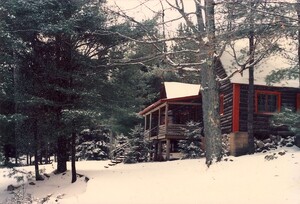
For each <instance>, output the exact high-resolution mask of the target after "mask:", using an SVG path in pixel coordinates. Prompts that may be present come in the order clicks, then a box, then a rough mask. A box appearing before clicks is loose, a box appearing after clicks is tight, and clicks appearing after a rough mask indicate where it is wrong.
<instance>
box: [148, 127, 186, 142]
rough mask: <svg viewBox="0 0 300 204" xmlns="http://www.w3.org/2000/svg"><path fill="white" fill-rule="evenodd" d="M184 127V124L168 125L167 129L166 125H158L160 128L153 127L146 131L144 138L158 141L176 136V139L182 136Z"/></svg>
mask: <svg viewBox="0 0 300 204" xmlns="http://www.w3.org/2000/svg"><path fill="white" fill-rule="evenodd" d="M184 127H186V125H184V124H168V126H167V128H166V125H160V126H155V127H153V128H152V129H150V130H146V131H145V133H144V135H145V137H149V136H150V137H151V138H152V139H153V138H154V137H157V138H158V139H160V138H164V137H167V136H169V137H172V136H176V137H178V136H179V137H180V136H182V137H183V136H184V129H183V128H184Z"/></svg>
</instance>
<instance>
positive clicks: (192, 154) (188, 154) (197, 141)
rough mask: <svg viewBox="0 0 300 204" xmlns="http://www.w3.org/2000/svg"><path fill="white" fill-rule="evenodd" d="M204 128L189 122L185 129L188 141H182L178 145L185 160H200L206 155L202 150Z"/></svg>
mask: <svg viewBox="0 0 300 204" xmlns="http://www.w3.org/2000/svg"><path fill="white" fill-rule="evenodd" d="M201 132H202V128H201V126H200V123H197V122H193V121H191V122H188V123H187V127H186V128H184V135H185V136H186V138H187V139H186V140H180V141H179V143H178V146H179V151H180V152H181V153H182V154H183V155H184V156H183V158H191V159H194V158H199V157H201V156H202V155H203V154H204V151H203V150H202V149H201V136H202V134H201Z"/></svg>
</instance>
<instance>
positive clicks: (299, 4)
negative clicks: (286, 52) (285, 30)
mask: <svg viewBox="0 0 300 204" xmlns="http://www.w3.org/2000/svg"><path fill="white" fill-rule="evenodd" d="M296 11H297V17H298V74H299V75H298V80H299V88H300V0H297V3H296Z"/></svg>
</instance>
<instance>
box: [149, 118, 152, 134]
mask: <svg viewBox="0 0 300 204" xmlns="http://www.w3.org/2000/svg"><path fill="white" fill-rule="evenodd" d="M151 132H152V112H150V117H149V139H151Z"/></svg>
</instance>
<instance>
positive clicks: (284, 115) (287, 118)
mask: <svg viewBox="0 0 300 204" xmlns="http://www.w3.org/2000/svg"><path fill="white" fill-rule="evenodd" d="M271 123H272V125H273V126H283V125H285V126H287V127H288V128H289V129H290V130H291V131H292V132H294V133H295V134H296V135H300V114H299V113H296V112H293V111H292V110H291V109H287V108H285V109H284V110H283V111H282V112H280V113H277V114H275V115H274V117H273V118H272V120H271Z"/></svg>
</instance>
